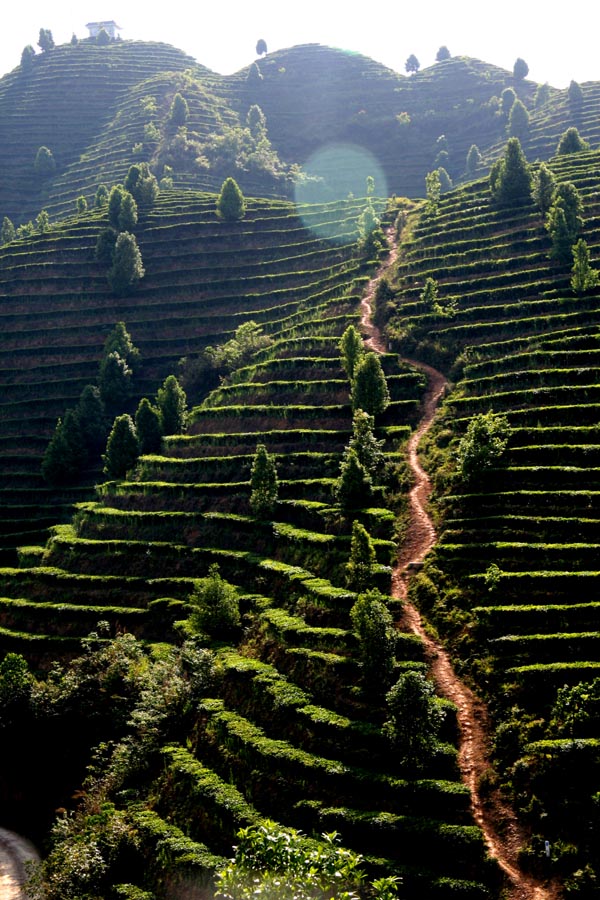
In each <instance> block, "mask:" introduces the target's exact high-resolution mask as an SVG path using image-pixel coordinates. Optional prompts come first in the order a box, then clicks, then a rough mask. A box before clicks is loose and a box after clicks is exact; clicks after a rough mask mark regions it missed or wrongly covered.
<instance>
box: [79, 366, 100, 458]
mask: <svg viewBox="0 0 600 900" xmlns="http://www.w3.org/2000/svg"><path fill="white" fill-rule="evenodd" d="M75 412H76V414H77V418H78V420H79V427H80V429H81V438H82V441H83V445H84V447H85V449H86V452H87V454H88V456H92V455H94V454H96V453H99V452H100V450H101V449H102V448H103V447H104V445H105V444H106V438H107V431H108V428H107V422H106V418H105V412H104V403H103V402H102V398H101V396H100V388H99V387H97V386H96V385H95V384H86V386H85V387H84V389H83V390H82V392H81V396H80V397H79V401H78V403H77V406H76V408H75Z"/></svg>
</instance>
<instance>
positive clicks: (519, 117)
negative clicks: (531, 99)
mask: <svg viewBox="0 0 600 900" xmlns="http://www.w3.org/2000/svg"><path fill="white" fill-rule="evenodd" d="M508 133H509V135H510V136H511V137H517V138H519V140H520V141H526V140H527V138H528V137H529V112H528V111H527V107H526V106H525V104H524V103H523V102H522V101H521V100H519V99H518V98H517V100H515V102H514V103H513V105H512V108H511V110H510V115H509V117H508Z"/></svg>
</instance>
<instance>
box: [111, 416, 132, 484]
mask: <svg viewBox="0 0 600 900" xmlns="http://www.w3.org/2000/svg"><path fill="white" fill-rule="evenodd" d="M138 450H139V448H138V440H137V434H136V431H135V425H134V424H133V420H132V418H131V416H129V415H127V414H126V413H124V414H123V415H121V416H117V418H116V419H115V421H114V423H113V427H112V430H111V432H110V434H109V436H108V441H107V443H106V453H105V454H104V456H103V457H102V459H103V460H104V474H105V475H108V477H109V478H124V477H125V475H126V474H127V472H128V470H129V469H131V468H133V466H134V465H135V463H136V461H137V458H138Z"/></svg>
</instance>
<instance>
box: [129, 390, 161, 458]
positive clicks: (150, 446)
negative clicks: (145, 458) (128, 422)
mask: <svg viewBox="0 0 600 900" xmlns="http://www.w3.org/2000/svg"><path fill="white" fill-rule="evenodd" d="M135 430H136V434H137V438H138V444H139V448H140V453H156V452H157V451H158V450H160V445H161V441H162V420H161V415H160V410H158V409H157V408H156V407H155V406H152V404H151V403H150V401H149V400H148V398H147V397H142V399H141V400H140V402H139V405H138V408H137V410H136V413H135Z"/></svg>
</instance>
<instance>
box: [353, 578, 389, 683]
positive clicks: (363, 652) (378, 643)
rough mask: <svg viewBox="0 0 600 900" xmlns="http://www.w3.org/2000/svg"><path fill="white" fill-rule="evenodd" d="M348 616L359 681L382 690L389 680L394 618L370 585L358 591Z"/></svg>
mask: <svg viewBox="0 0 600 900" xmlns="http://www.w3.org/2000/svg"><path fill="white" fill-rule="evenodd" d="M350 619H351V622H352V630H353V631H354V633H355V634H356V636H357V638H358V652H359V659H360V663H361V674H362V679H363V684H364V686H365V688H367V690H369V691H373V690H376V691H377V692H378V693H379V694H382V693H383V692H384V691H386V690H387V689H388V687H389V685H390V682H391V680H392V676H393V672H394V664H395V650H396V632H395V629H394V620H393V618H392V615H391V613H390V611H389V609H388V608H387V606H386V605H385V598H384V597H383V595H382V594H380V593H379V591H377V590H373V589H372V590H367V591H366V592H364V593H361V594H359V597H358V600H357V601H356V603H355V604H354V606H353V607H352V609H351V610H350Z"/></svg>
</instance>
